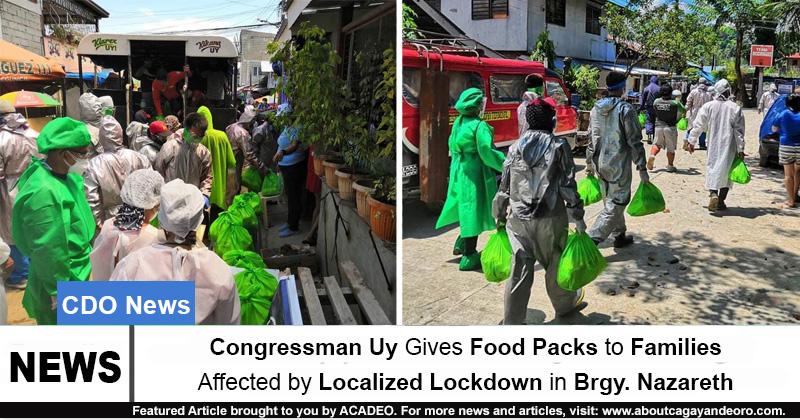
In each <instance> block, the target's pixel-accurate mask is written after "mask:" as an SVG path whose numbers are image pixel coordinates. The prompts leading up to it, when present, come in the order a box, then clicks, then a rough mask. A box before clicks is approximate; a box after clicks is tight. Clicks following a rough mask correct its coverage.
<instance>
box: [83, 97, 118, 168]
mask: <svg viewBox="0 0 800 420" xmlns="http://www.w3.org/2000/svg"><path fill="white" fill-rule="evenodd" d="M78 107H79V109H80V114H81V121H82V122H83V123H84V124H86V129H87V130H89V135H90V136H91V137H92V144H90V145H89V158H92V157H94V156H97V155H99V154H100V153H103V146H102V145H101V144H100V121H101V120H102V119H103V115H104V112H105V110H106V109H107V108H114V101H112V100H111V97H110V96H103V97H102V98H98V97H97V96H95V95H94V94H92V93H89V92H86V93H84V94H83V95H81V97H80V98H78Z"/></svg>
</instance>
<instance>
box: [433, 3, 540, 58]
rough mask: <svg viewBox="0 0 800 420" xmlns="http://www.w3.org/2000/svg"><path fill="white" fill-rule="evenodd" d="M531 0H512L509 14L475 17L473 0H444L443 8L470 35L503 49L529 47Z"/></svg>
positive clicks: (490, 45)
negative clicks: (473, 14)
mask: <svg viewBox="0 0 800 420" xmlns="http://www.w3.org/2000/svg"><path fill="white" fill-rule="evenodd" d="M528 4H529V1H528V0H508V18H506V19H481V20H472V2H470V1H465V0H442V8H441V12H442V14H443V15H444V16H446V17H447V18H448V19H450V20H451V21H452V22H453V23H455V24H456V26H458V27H459V28H461V30H462V31H464V32H465V33H466V34H467V36H469V37H470V38H473V39H475V40H477V41H479V42H481V43H483V44H484V45H486V46H487V47H489V48H492V49H495V50H499V51H527V50H528V40H527V36H528V29H527V27H528V21H527V19H526V16H528V13H529V12H535V11H534V10H529V5H528Z"/></svg>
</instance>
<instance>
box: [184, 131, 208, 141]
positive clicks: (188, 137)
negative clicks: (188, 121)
mask: <svg viewBox="0 0 800 420" xmlns="http://www.w3.org/2000/svg"><path fill="white" fill-rule="evenodd" d="M183 139H184V140H186V141H187V142H189V143H199V142H200V140H203V139H198V138H197V137H195V136H193V135H192V133H190V132H189V130H188V129H184V130H183Z"/></svg>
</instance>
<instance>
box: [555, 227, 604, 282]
mask: <svg viewBox="0 0 800 420" xmlns="http://www.w3.org/2000/svg"><path fill="white" fill-rule="evenodd" d="M607 265H608V263H607V262H606V259H605V258H603V254H601V253H600V250H599V249H597V245H595V244H594V242H593V241H592V238H590V237H589V235H587V234H586V232H584V233H577V232H572V233H571V234H570V235H569V236H568V237H567V246H566V247H565V248H564V252H563V253H562V254H561V260H560V261H559V262H558V279H557V281H558V285H559V286H561V288H562V289H564V290H569V291H572V292H574V291H576V290H578V289H580V288H581V287H583V286H586V285H587V284H589V283H591V282H592V281H593V280H594V279H596V278H597V276H599V275H600V273H602V272H603V270H605V269H606V266H607Z"/></svg>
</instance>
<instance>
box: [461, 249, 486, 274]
mask: <svg viewBox="0 0 800 420" xmlns="http://www.w3.org/2000/svg"><path fill="white" fill-rule="evenodd" d="M480 266H481V253H480V252H476V253H474V254H470V255H464V256H462V257H461V262H460V263H459V264H458V270H459V271H472V270H474V269H476V268H478V267H480Z"/></svg>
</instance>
